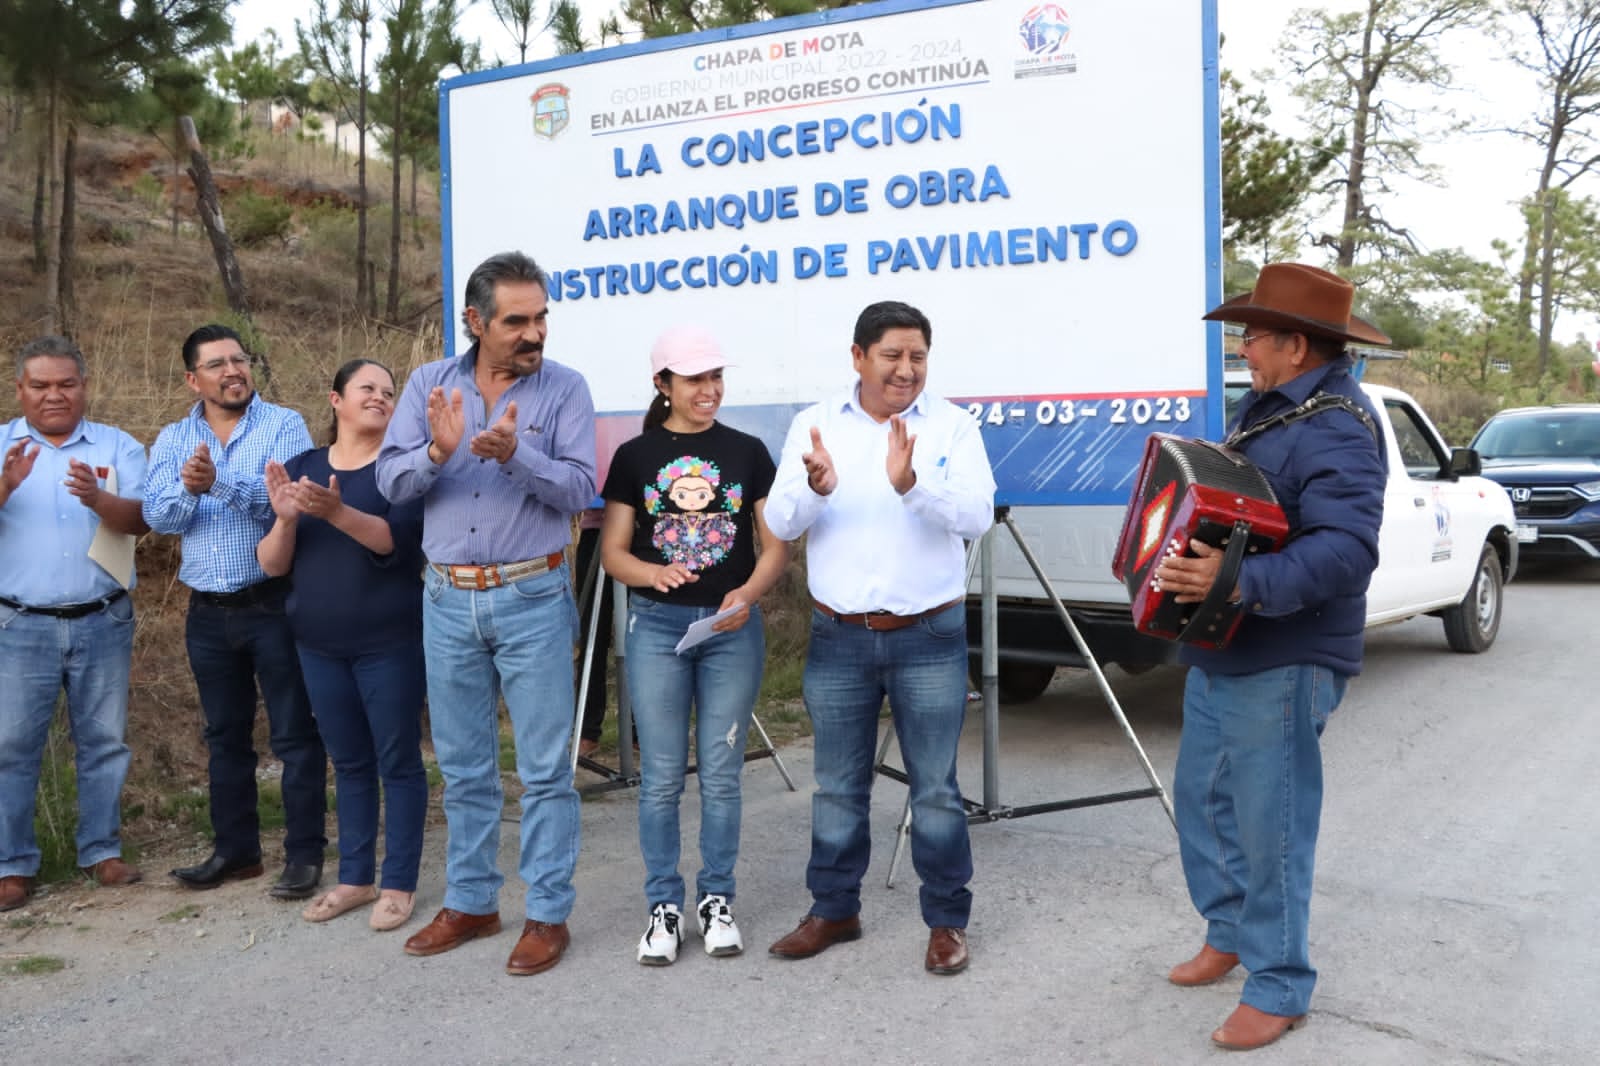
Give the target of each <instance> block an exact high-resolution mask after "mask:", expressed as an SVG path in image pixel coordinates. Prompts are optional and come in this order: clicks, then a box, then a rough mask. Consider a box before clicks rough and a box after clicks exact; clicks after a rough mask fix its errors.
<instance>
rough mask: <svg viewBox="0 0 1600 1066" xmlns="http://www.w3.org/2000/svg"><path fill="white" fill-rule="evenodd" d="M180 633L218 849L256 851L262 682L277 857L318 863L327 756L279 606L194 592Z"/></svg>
mask: <svg viewBox="0 0 1600 1066" xmlns="http://www.w3.org/2000/svg"><path fill="white" fill-rule="evenodd" d="M185 639H186V642H187V644H188V646H189V668H190V669H191V670H193V671H194V683H195V687H196V688H197V689H199V691H200V709H201V711H202V712H203V713H204V715H205V720H206V747H207V748H208V749H209V750H210V753H211V760H210V776H211V829H212V832H213V833H214V834H215V836H216V852H217V854H218V855H221V856H223V857H224V858H228V859H236V860H244V859H254V858H256V857H258V856H259V855H260V854H261V820H260V817H259V816H258V814H257V812H256V799H257V797H256V749H255V739H254V734H255V720H256V685H257V683H258V682H259V684H260V686H261V699H262V702H264V703H265V704H266V705H267V724H268V726H269V727H270V728H271V734H270V741H271V744H272V753H273V754H274V755H276V756H277V757H278V758H279V759H280V760H281V761H282V762H283V782H282V784H283V816H284V826H285V833H284V839H283V851H284V857H285V858H286V859H287V860H288V861H289V862H291V863H295V864H297V865H315V866H320V865H322V855H323V852H324V851H326V850H327V847H328V837H327V831H326V830H327V824H326V820H327V815H328V756H327V753H326V752H325V751H324V750H323V748H322V737H321V736H319V735H318V734H317V723H316V721H315V720H314V719H313V718H312V717H311V702H310V701H309V700H308V699H307V698H306V686H305V682H304V681H303V680H302V679H301V677H300V659H299V657H298V656H297V655H296V654H295V650H294V636H293V635H292V634H291V633H290V631H289V619H288V617H287V616H286V615H285V614H284V613H283V604H282V602H281V601H279V602H277V603H275V604H257V605H255V606H249V607H215V606H212V605H210V604H207V603H203V602H201V601H200V600H198V599H192V598H191V599H190V601H189V616H188V619H187V620H186V634H185Z"/></svg>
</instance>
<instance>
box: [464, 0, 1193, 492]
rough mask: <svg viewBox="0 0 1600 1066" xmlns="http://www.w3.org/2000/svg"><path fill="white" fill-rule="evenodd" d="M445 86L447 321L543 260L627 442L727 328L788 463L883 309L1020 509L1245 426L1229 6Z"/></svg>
mask: <svg viewBox="0 0 1600 1066" xmlns="http://www.w3.org/2000/svg"><path fill="white" fill-rule="evenodd" d="M441 94H442V100H441V115H442V118H443V124H444V129H445V179H446V195H445V229H446V248H445V256H446V261H445V272H446V293H445V296H446V306H447V312H448V314H449V315H450V316H451V321H457V320H458V319H459V313H460V301H461V292H460V288H461V286H462V285H463V284H464V282H465V279H466V276H467V274H468V273H470V271H471V270H472V268H473V266H475V265H476V264H477V263H479V262H481V261H482V260H483V259H485V258H486V257H488V256H490V255H492V254H494V253H496V252H500V251H505V250H508V249H513V248H514V249H520V250H522V251H524V252H527V253H528V254H530V255H532V256H533V257H534V258H535V259H536V260H538V262H539V263H540V265H541V266H543V267H544V268H545V269H546V270H547V271H549V273H550V299H551V314H550V336H549V340H548V354H549V355H550V357H551V358H554V359H556V360H558V361H562V362H565V363H568V364H569V365H572V366H575V367H577V368H578V369H580V370H582V371H583V373H584V374H585V375H586V377H587V378H588V380H589V384H590V387H591V389H592V390H593V393H594V397H595V402H596V407H597V409H598V410H599V411H600V412H602V420H601V421H602V451H603V452H607V453H608V452H609V447H614V445H615V442H616V441H617V440H618V439H621V438H623V437H626V436H627V435H629V434H631V433H632V432H634V431H636V429H637V425H638V414H639V412H641V411H642V410H643V408H644V407H645V405H646V403H647V402H648V400H649V398H650V396H651V384H650V380H649V363H648V354H649V350H650V345H651V342H652V340H653V339H654V338H655V336H656V335H657V334H658V333H660V332H661V331H662V330H663V329H664V328H666V327H668V326H670V325H674V324H678V323H685V322H694V323H698V324H701V325H704V326H706V327H708V328H710V329H711V330H712V331H713V332H715V333H716V334H717V336H718V337H719V338H720V339H721V341H722V343H723V345H724V348H725V349H726V350H727V351H728V352H729V355H730V358H731V360H732V361H733V362H734V363H735V364H736V366H735V367H733V368H731V369H730V370H729V371H728V373H727V406H726V407H725V409H724V411H725V415H726V417H727V420H728V421H729V422H731V423H733V424H736V425H740V426H741V427H742V428H746V429H750V430H752V431H755V432H758V433H760V434H761V435H762V436H763V437H764V438H765V439H768V440H769V442H771V443H773V444H776V443H777V442H778V441H781V439H782V433H783V430H784V428H785V427H786V424H787V420H788V418H789V416H790V415H791V414H792V413H793V411H794V410H795V409H796V408H797V407H798V406H799V405H801V404H804V403H809V402H813V401H815V400H817V399H819V398H821V397H822V396H825V395H828V394H830V393H833V392H835V391H837V390H840V389H842V388H845V387H847V386H848V385H849V383H850V382H851V381H852V380H853V375H852V372H851V369H850V355H849V348H850V337H851V331H852V327H853V325H854V322H855V318H856V316H857V315H858V314H859V312H860V311H861V309H862V308H863V307H864V306H866V305H867V304H869V303H871V302H874V301H877V300H885V299H896V300H904V301H905V302H907V303H910V304H913V305H915V306H917V307H919V308H921V309H922V310H923V311H924V312H926V313H927V314H928V315H929V317H930V318H931V320H932V323H933V346H932V355H931V358H930V362H929V388H930V389H931V390H933V391H935V392H937V393H939V394H941V395H944V396H948V397H952V398H956V399H959V400H960V401H961V402H963V403H964V404H966V405H967V406H968V407H969V408H970V409H971V410H972V411H973V413H974V415H975V417H977V418H979V419H980V420H981V422H982V423H983V425H984V429H985V438H986V443H987V446H988V448H989V452H990V457H991V460H992V461H993V462H994V464H995V467H996V476H997V480H998V482H999V484H1000V490H1001V499H1002V501H1003V502H1010V503H1074V502H1081V503H1107V502H1122V501H1124V500H1126V498H1127V492H1128V479H1129V478H1130V476H1131V473H1132V467H1133V466H1135V465H1136V463H1137V459H1138V453H1139V449H1140V446H1141V444H1142V441H1143V439H1144V437H1145V436H1146V435H1147V434H1148V433H1149V432H1151V431H1153V430H1165V431H1170V432H1183V433H1189V434H1191V435H1201V434H1204V433H1207V432H1208V431H1209V432H1210V433H1211V434H1213V435H1214V434H1215V433H1216V431H1217V430H1218V429H1219V428H1220V410H1219V403H1218V397H1220V371H1219V369H1218V367H1219V364H1220V354H1219V352H1220V347H1219V346H1220V336H1219V334H1218V333H1217V332H1216V330H1215V329H1214V328H1213V329H1209V330H1208V329H1207V328H1206V327H1205V326H1204V325H1203V324H1202V323H1201V322H1200V320H1199V319H1200V315H1201V314H1202V313H1203V312H1204V311H1205V310H1206V309H1207V308H1208V307H1209V306H1211V305H1213V304H1215V303H1216V302H1218V300H1219V299H1220V292H1219V291H1218V277H1219V272H1220V239H1219V228H1220V227H1219V211H1220V207H1219V204H1220V197H1219V195H1218V191H1217V170H1218V162H1217V113H1216V19H1215V0H1201V2H1199V3H1196V2H1195V0H1148V2H1143V3H1128V2H1127V0H1083V2H1078V3H1072V4H1054V3H1045V4H1029V3H1026V2H1010V0H978V2H963V0H947V2H921V3H907V2H889V3H882V4H868V5H863V6H860V7H848V8H844V9H840V10H837V11H833V12H829V13H827V14H826V15H821V16H806V17H802V18H796V19H785V20H780V21H776V22H768V23H760V24H755V25H751V26H741V27H736V28H733V29H729V30H718V31H709V32H706V33H701V34H696V35H693V36H688V37H675V38H668V39H664V40H661V41H650V42H641V43H639V44H634V45H628V46H624V47H621V48H615V49H609V50H605V51H600V52H594V53H584V54H580V55H578V56H571V57H565V58H563V59H559V60H552V61H550V62H546V63H541V64H533V65H530V66H525V67H517V68H512V69H510V70H503V71H494V72H488V73H484V74H476V75H469V76H466V77H463V78H459V79H456V80H454V81H450V82H447V83H445V85H444V86H443V87H442V90H441ZM458 343H459V344H464V343H465V342H464V341H462V340H460V339H459V338H458ZM608 445H609V446H608Z"/></svg>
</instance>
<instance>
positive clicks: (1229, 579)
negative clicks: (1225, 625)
mask: <svg viewBox="0 0 1600 1066" xmlns="http://www.w3.org/2000/svg"><path fill="white" fill-rule="evenodd" d="M1249 544H1250V523H1249V522H1245V521H1243V520H1240V521H1236V522H1234V523H1233V532H1232V533H1231V534H1230V535H1229V536H1228V550H1227V551H1226V552H1225V553H1224V554H1223V556H1222V565H1221V566H1220V567H1218V568H1217V576H1216V580H1214V581H1212V582H1211V589H1210V591H1208V592H1207V593H1206V597H1205V599H1203V600H1201V601H1200V604H1199V606H1198V607H1196V608H1195V610H1194V614H1192V615H1191V616H1190V618H1189V624H1188V625H1186V626H1184V627H1183V632H1181V633H1179V634H1178V639H1179V640H1190V641H1207V640H1215V639H1217V634H1216V633H1215V632H1214V630H1215V629H1216V623H1217V619H1218V617H1219V616H1220V615H1221V612H1222V607H1223V605H1224V604H1226V603H1227V602H1228V597H1229V596H1232V595H1233V587H1234V586H1235V585H1237V584H1238V583H1239V570H1240V568H1241V567H1243V566H1244V553H1245V549H1246V548H1247V547H1248V546H1249ZM1203 627H1204V628H1209V629H1211V630H1213V632H1206V633H1202V632H1200V630H1201V629H1202V628H1203Z"/></svg>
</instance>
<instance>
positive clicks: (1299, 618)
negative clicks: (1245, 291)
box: [1179, 357, 1388, 676]
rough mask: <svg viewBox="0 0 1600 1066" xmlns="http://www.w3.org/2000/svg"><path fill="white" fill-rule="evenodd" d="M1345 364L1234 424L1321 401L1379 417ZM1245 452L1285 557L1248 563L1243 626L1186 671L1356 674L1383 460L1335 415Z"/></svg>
mask: <svg viewBox="0 0 1600 1066" xmlns="http://www.w3.org/2000/svg"><path fill="white" fill-rule="evenodd" d="M1350 367H1351V362H1350V359H1349V358H1348V357H1345V358H1340V359H1336V360H1334V361H1333V362H1331V363H1328V364H1326V365H1325V366H1319V367H1317V368H1316V369H1314V370H1308V371H1306V372H1305V373H1304V374H1301V375H1300V376H1299V377H1297V378H1295V379H1294V380H1292V381H1288V382H1285V383H1284V384H1282V385H1280V386H1279V387H1278V388H1276V389H1270V390H1268V391H1267V392H1263V393H1256V392H1251V393H1249V394H1248V395H1246V397H1245V399H1244V401H1243V403H1242V404H1241V405H1240V409H1239V413H1238V416H1237V418H1236V419H1235V424H1236V425H1238V426H1241V427H1243V428H1246V429H1248V428H1249V427H1250V426H1253V425H1255V424H1256V423H1258V422H1260V421H1262V420H1263V419H1266V418H1270V417H1272V416H1273V415H1277V414H1281V413H1283V412H1284V411H1287V410H1289V409H1291V408H1293V407H1294V406H1296V405H1298V404H1300V403H1302V402H1304V401H1305V400H1306V399H1307V398H1308V397H1310V396H1311V394H1312V393H1314V392H1317V391H1322V392H1328V393H1333V394H1335V395H1339V396H1348V397H1350V398H1352V399H1354V400H1355V401H1356V402H1358V403H1360V404H1361V405H1362V406H1363V407H1364V408H1365V409H1366V411H1367V413H1368V414H1370V415H1372V417H1373V419H1374V421H1376V420H1377V419H1378V418H1380V417H1382V416H1381V415H1380V414H1379V412H1378V411H1377V410H1376V409H1374V407H1373V405H1372V403H1371V401H1370V400H1369V399H1368V398H1367V396H1366V394H1365V393H1363V392H1362V391H1361V387H1360V385H1359V384H1358V383H1357V382H1356V380H1355V378H1353V377H1351V376H1350ZM1240 450H1241V451H1243V452H1244V454H1245V455H1246V456H1248V457H1249V459H1250V461H1251V462H1253V463H1255V464H1256V466H1258V467H1260V469H1261V472H1262V473H1263V474H1265V475H1266V478H1267V481H1268V482H1269V483H1270V484H1271V485H1272V490H1273V491H1274V492H1275V493H1277V495H1278V503H1279V505H1280V506H1282V508H1283V512H1284V514H1285V516H1287V518H1288V520H1289V541H1288V543H1287V544H1285V545H1284V547H1283V549H1282V550H1281V551H1278V552H1275V553H1273V554H1270V555H1257V556H1250V557H1249V558H1247V559H1245V561H1244V565H1243V567H1242V569H1241V570H1240V572H1239V593H1240V602H1241V603H1242V604H1243V605H1244V619H1243V620H1242V621H1241V622H1240V625H1239V629H1238V631H1237V632H1236V633H1235V634H1234V637H1233V640H1232V641H1231V642H1230V643H1229V644H1228V646H1227V647H1226V648H1224V649H1222V650H1221V651H1211V650H1209V649H1205V648H1197V647H1194V646H1193V645H1184V647H1183V648H1182V650H1181V651H1180V653H1179V658H1180V659H1181V661H1183V662H1185V663H1187V664H1189V665H1190V666H1198V667H1200V668H1201V669H1203V670H1206V671H1207V672H1210V673H1217V674H1250V673H1255V672H1257V671H1259V670H1267V669H1271V668H1272V667H1277V666H1288V665H1290V664H1296V663H1315V664H1320V665H1322V666H1327V667H1329V668H1330V669H1332V670H1334V671H1335V672H1336V673H1339V674H1343V675H1345V676H1350V675H1353V674H1358V673H1360V672H1361V647H1362V630H1363V629H1364V628H1365V625H1366V618H1367V583H1368V581H1370V580H1371V578H1372V571H1373V569H1374V568H1376V567H1377V565H1378V526H1379V524H1380V523H1381V522H1382V520H1383V490H1384V485H1385V482H1386V480H1387V477H1388V461H1387V458H1386V457H1385V455H1384V454H1383V452H1382V450H1381V449H1380V447H1379V445H1378V442H1377V441H1376V440H1374V438H1373V435H1372V433H1370V432H1369V431H1368V430H1367V427H1366V426H1364V425H1362V424H1361V422H1360V420H1359V419H1357V418H1356V417H1355V416H1353V415H1351V414H1350V413H1349V412H1348V411H1343V410H1339V409H1337V408H1335V409H1332V410H1327V411H1321V412H1319V413H1317V414H1314V415H1312V416H1311V417H1310V418H1305V419H1301V420H1300V421H1298V422H1291V423H1289V424H1288V425H1283V426H1277V427H1274V428H1272V429H1269V430H1267V431H1265V432H1264V433H1262V434H1261V435H1259V436H1256V437H1252V438H1250V439H1249V440H1246V441H1245V442H1244V443H1243V444H1242V445H1241V447H1240Z"/></svg>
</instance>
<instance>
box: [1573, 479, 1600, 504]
mask: <svg viewBox="0 0 1600 1066" xmlns="http://www.w3.org/2000/svg"><path fill="white" fill-rule="evenodd" d="M1572 487H1573V488H1574V489H1576V490H1577V491H1579V492H1581V493H1583V494H1584V495H1585V496H1587V497H1588V498H1589V499H1591V500H1600V481H1585V482H1583V483H1582V484H1578V485H1574V486H1572Z"/></svg>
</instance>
